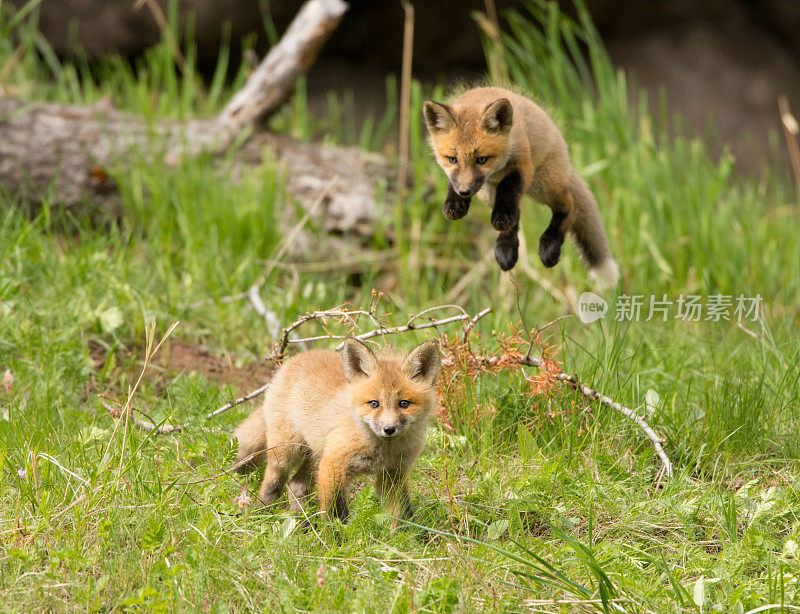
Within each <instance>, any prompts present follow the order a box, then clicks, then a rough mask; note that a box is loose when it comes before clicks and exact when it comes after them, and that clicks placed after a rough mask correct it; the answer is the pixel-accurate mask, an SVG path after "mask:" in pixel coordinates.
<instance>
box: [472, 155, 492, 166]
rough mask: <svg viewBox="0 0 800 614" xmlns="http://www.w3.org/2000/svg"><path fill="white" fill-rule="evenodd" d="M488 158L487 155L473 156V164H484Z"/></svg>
mask: <svg viewBox="0 0 800 614" xmlns="http://www.w3.org/2000/svg"><path fill="white" fill-rule="evenodd" d="M488 159H489V156H479V157H477V158H475V164H486V161H487V160H488Z"/></svg>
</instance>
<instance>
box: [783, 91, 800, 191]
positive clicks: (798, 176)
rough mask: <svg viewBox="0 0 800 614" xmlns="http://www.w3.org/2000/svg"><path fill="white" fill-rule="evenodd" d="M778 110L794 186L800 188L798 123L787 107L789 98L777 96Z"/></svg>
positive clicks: (799, 127)
mask: <svg viewBox="0 0 800 614" xmlns="http://www.w3.org/2000/svg"><path fill="white" fill-rule="evenodd" d="M778 110H779V111H780V114H781V123H782V124H783V134H784V136H785V137H786V146H787V147H788V148H789V160H790V162H791V163H792V172H793V173H794V183H795V187H797V189H798V190H800V144H798V142H797V141H798V135H800V125H798V123H797V120H796V119H795V117H794V115H792V111H791V110H790V109H789V100H788V98H786V96H781V97H780V98H778Z"/></svg>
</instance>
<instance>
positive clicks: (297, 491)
mask: <svg viewBox="0 0 800 614" xmlns="http://www.w3.org/2000/svg"><path fill="white" fill-rule="evenodd" d="M313 477H314V462H313V460H312V459H311V458H309V457H306V459H305V460H304V461H303V463H302V464H301V465H300V468H299V469H298V470H297V471H296V472H295V474H294V476H292V479H291V480H290V481H289V486H288V487H287V491H288V494H289V509H291V510H292V511H293V512H302V511H303V509H304V508H305V506H306V503H308V500H309V497H310V494H309V493H310V491H311V480H312V478H313Z"/></svg>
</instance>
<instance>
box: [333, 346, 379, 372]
mask: <svg viewBox="0 0 800 614" xmlns="http://www.w3.org/2000/svg"><path fill="white" fill-rule="evenodd" d="M342 364H343V365H344V375H345V377H346V378H347V381H348V382H352V381H353V380H356V379H358V378H360V377H369V376H370V375H372V373H373V371H375V369H377V368H378V359H377V358H375V354H373V353H372V350H371V349H369V348H368V347H367V346H366V345H364V344H363V343H361V342H360V341H358V340H357V339H352V338H351V339H345V340H344V347H343V348H342Z"/></svg>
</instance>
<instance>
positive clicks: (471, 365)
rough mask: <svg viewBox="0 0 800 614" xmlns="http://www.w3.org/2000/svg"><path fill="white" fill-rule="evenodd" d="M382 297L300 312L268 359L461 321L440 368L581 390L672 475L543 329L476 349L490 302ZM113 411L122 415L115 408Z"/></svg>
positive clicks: (619, 408)
mask: <svg viewBox="0 0 800 614" xmlns="http://www.w3.org/2000/svg"><path fill="white" fill-rule="evenodd" d="M380 300H381V294H380V293H376V292H374V291H373V298H372V301H371V303H370V305H369V307H368V308H367V309H358V308H356V307H353V306H350V305H341V306H339V307H335V308H333V309H325V310H320V311H313V312H309V313H306V314H304V315H302V316H300V317H298V318H297V319H296V320H295V321H294V322H292V323H291V324H289V325H288V326H286V327H284V328H283V330H282V332H281V335H280V338H279V339H278V340H277V341H276V342H275V343H274V345H273V349H272V352H271V354H270V355H269V356H268V357H267V359H268V360H271V361H273V362H280V361H281V360H283V358H284V355H285V351H286V348H287V347H288V346H289V345H290V344H300V343H303V344H306V343H313V342H315V341H329V340H340V339H345V338H347V337H354V338H355V339H359V340H361V341H366V340H369V339H373V338H375V337H386V336H388V335H397V334H402V333H406V332H409V331H414V330H422V329H429V328H436V329H438V328H439V327H443V326H447V325H449V324H454V323H456V322H461V323H463V330H462V332H461V334H460V336H454V337H452V338H450V337H448V336H447V335H444V334H441V335H440V340H441V347H442V354H443V357H442V367H443V368H444V369H445V370H448V371H449V372H450V373H451V374H452V375H461V376H473V377H474V376H478V375H479V374H482V373H496V372H498V371H501V370H504V369H510V370H519V371H522V373H523V376H524V377H525V379H526V381H527V382H528V384H529V393H530V394H532V395H543V394H550V393H552V391H553V390H554V388H555V387H556V386H557V385H559V384H562V385H566V386H568V387H569V388H571V389H573V390H575V391H576V392H578V393H580V394H581V395H583V396H584V397H585V398H586V399H588V400H589V401H597V402H599V403H600V404H602V405H604V406H606V407H609V408H611V409H613V410H614V411H616V412H619V413H620V414H622V415H623V416H625V417H626V418H627V419H629V420H631V421H633V422H634V423H635V424H636V425H637V426H638V427H639V428H640V429H642V431H643V432H644V433H645V435H646V436H647V438H648V439H650V441H651V443H652V444H653V447H654V448H655V451H656V454H657V455H658V457H659V460H660V461H661V469H660V470H659V472H658V473H657V475H656V483H657V484H660V483H661V481H662V479H664V478H670V477H672V474H673V471H672V464H671V462H670V460H669V457H668V456H667V454H666V452H665V451H664V448H663V445H662V444H663V443H664V442H665V440H664V438H662V437H661V436H659V435H658V434H657V433H656V432H655V431H654V430H653V428H652V427H651V426H650V425H649V424H648V423H647V422H646V421H645V419H644V418H643V417H642V416H640V415H639V414H638V413H636V412H635V411H633V410H632V409H630V408H628V407H626V406H625V405H622V404H621V403H619V402H617V401H614V400H613V399H611V398H610V397H608V396H606V395H604V394H603V393H601V392H599V391H597V390H595V389H593V388H592V387H590V386H588V385H587V384H585V383H583V382H581V381H580V380H579V379H578V378H577V377H575V376H574V375H570V374H568V373H566V372H565V371H564V370H563V369H562V367H561V364H560V363H558V362H557V361H556V360H555V359H554V358H553V353H554V349H553V348H552V347H550V346H547V345H546V344H545V343H544V342H543V341H542V338H541V334H540V333H541V330H542V329H539V330H536V331H533V333H532V334H531V339H530V342H529V343H528V347H527V348H526V351H523V349H522V348H523V346H524V345H525V343H523V341H522V337H521V335H520V334H518V333H514V332H512V334H511V335H507V336H503V335H501V334H498V333H496V332H494V331H493V333H492V338H493V340H494V341H495V342H496V344H497V345H498V346H499V349H497V350H495V351H493V352H491V353H486V352H482V351H478V352H477V353H476V352H475V351H473V348H472V346H471V336H470V335H471V333H472V332H473V330H474V327H475V325H476V324H477V322H478V321H479V320H481V319H482V318H483V317H485V316H486V315H488V314H489V313H490V312H491V311H492V309H491V307H487V308H486V309H483V310H482V311H480V312H478V313H477V314H475V315H474V316H473V315H471V314H469V313H467V312H466V311H465V310H464V309H463V308H461V307H459V306H458V305H438V306H436V307H431V308H429V309H426V310H424V311H421V312H419V313H417V314H416V315H413V316H411V317H410V318H409V319H408V320H407V321H406V323H405V324H402V325H392V324H390V323H389V321H388V314H379V313H378V305H379V303H380ZM442 310H455V311H457V312H458V313H457V314H456V315H452V316H446V317H439V318H433V317H431V315H430V314H431V313H433V312H436V311H442ZM312 321H315V322H318V323H319V324H320V325H321V326H322V329H323V331H324V334H321V335H314V336H309V337H303V338H291V335H292V333H293V332H294V331H296V330H297V329H298V328H300V327H301V326H303V325H304V324H306V323H308V322H312ZM364 321H366V322H369V323H370V325H371V326H372V328H370V329H369V330H364V327H363V322H364ZM334 326H336V327H337V329H336V330H335V331H334V330H331V328H332V327H334ZM533 348H537V349H538V356H533V355H532V350H533ZM526 366H528V367H534V368H536V369H537V373H536V374H533V375H529V374H528V373H526V372H525V371H524V370H523V367H526ZM442 379H443V380H448V381H451V380H452V378H442ZM268 388H269V384H266V385H264V386H262V387H261V388H258V389H257V390H254V391H253V392H251V393H249V394H246V395H244V396H243V397H241V398H239V399H236V400H234V401H230V402H228V403H226V404H225V405H223V406H222V407H219V408H217V409H215V410H214V411H212V412H210V413H209V414H208V415H207V416H206V420H210V419H211V418H214V417H216V416H218V415H220V414H222V413H224V412H226V411H228V410H229V409H231V408H233V407H236V406H237V405H240V404H241V403H245V402H246V401H249V400H251V399H254V398H256V397H258V396H260V395H261V394H263V393H264V392H265V391H266V390H267V389H268ZM103 406H104V407H105V408H106V409H108V410H109V411H110V412H112V413H114V412H119V410H115V409H114V408H113V407H112V406H110V405H108V404H107V403H106V402H105V401H103ZM123 410H124V411H123V412H121V413H124V414H126V416H127V417H128V419H130V412H131V408H130V399H129V400H128V402H127V403H126V404H125V407H124V408H123ZM446 414H447V412H446V409H445V411H444V416H443V419H444V421H445V423H446V422H447V415H446ZM115 415H120V414H119V413H117V414H115ZM131 423H132V424H133V425H134V426H135V427H137V428H140V429H143V430H147V431H153V432H156V433H158V434H169V433H178V432H182V431H183V430H185V429H186V428H187V426H186V425H181V424H178V425H166V426H160V427H159V426H158V425H156V424H155V423H154V421H153V420H149V421H142V420H139V419H133V420H131Z"/></svg>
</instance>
